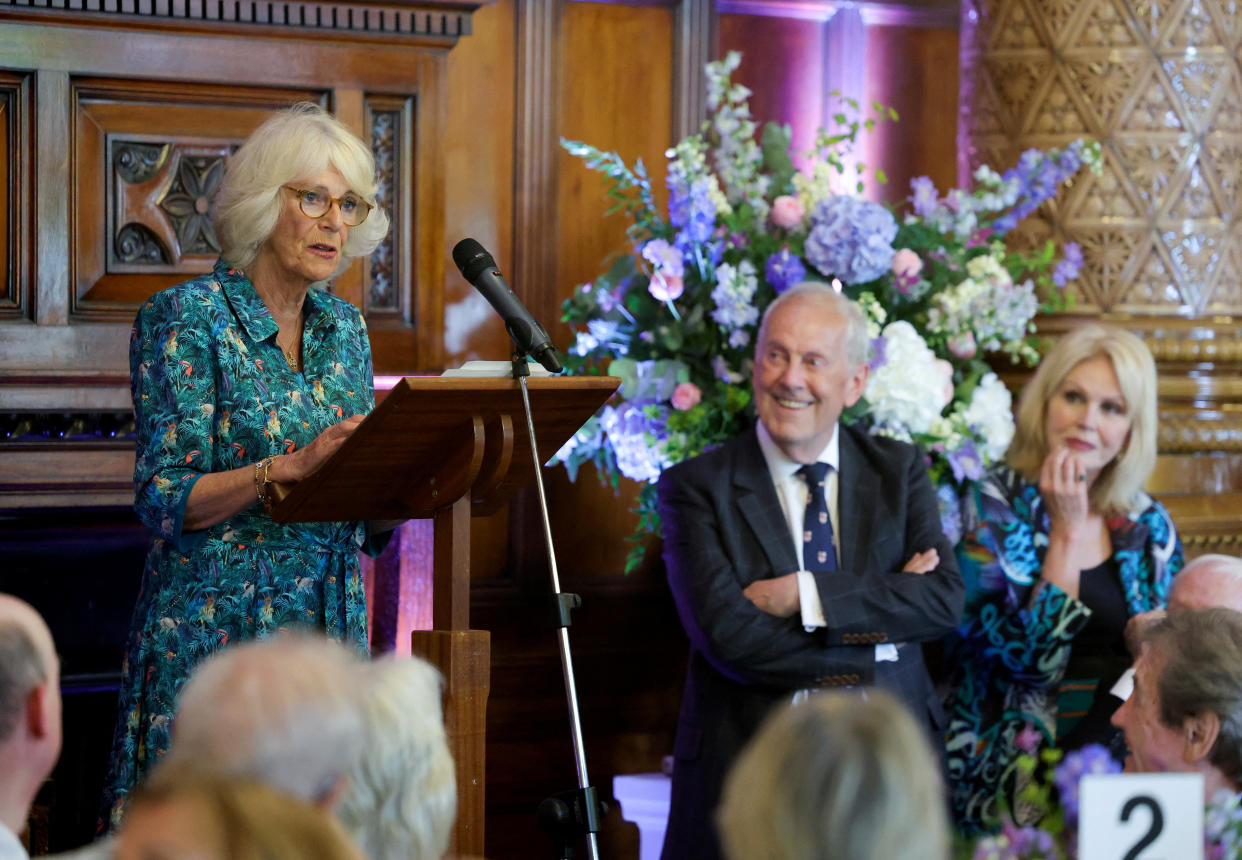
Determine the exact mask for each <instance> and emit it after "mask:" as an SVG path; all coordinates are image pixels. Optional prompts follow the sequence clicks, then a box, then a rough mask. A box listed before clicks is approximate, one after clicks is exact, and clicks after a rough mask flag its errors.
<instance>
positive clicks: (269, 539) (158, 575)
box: [103, 104, 388, 827]
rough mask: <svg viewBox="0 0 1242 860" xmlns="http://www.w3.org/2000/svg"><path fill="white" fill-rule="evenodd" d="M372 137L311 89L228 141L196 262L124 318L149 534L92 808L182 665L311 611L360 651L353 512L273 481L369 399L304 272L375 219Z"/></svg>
mask: <svg viewBox="0 0 1242 860" xmlns="http://www.w3.org/2000/svg"><path fill="white" fill-rule="evenodd" d="M376 190H377V181H376V176H375V165H374V160H373V158H372V155H371V152H370V150H369V148H368V147H367V146H366V145H365V144H364V143H363V142H362V141H361V140H359V139H358V138H357V137H355V136H354V135H353V134H352V133H351V132H350V131H349V130H348V129H347V128H346V127H345V126H344V125H342V124H341V123H340V122H338V121H337V120H336V119H335V118H333V117H332V116H330V115H329V114H327V113H325V112H324V111H323V110H322V109H320V108H319V107H317V106H315V105H311V104H300V105H296V106H294V107H293V108H291V109H289V110H287V111H283V112H281V113H278V114H276V115H275V116H273V117H272V118H271V119H269V120H268V121H267V122H265V123H264V124H263V125H262V126H260V127H259V128H258V129H257V130H256V131H255V132H254V134H253V135H251V137H250V138H249V139H248V140H247V141H246V142H245V144H244V145H243V146H242V147H241V148H240V149H239V150H238V151H237V152H236V153H235V154H234V155H233V156H232V158H231V159H230V163H229V166H228V171H227V174H226V175H225V177H224V179H223V181H222V183H221V186H220V190H219V193H218V195H217V197H216V200H215V207H216V211H215V220H214V226H215V230H216V236H217V238H218V240H219V243H220V247H221V249H222V251H221V255H220V259H219V260H218V261H217V262H216V264H215V268H214V269H213V270H212V271H211V272H210V273H209V274H206V275H203V276H201V277H198V278H194V279H192V280H189V281H186V282H185V283H182V284H178V285H177V286H174V287H171V288H169V289H166V290H163V291H162V292H159V293H156V294H155V295H154V296H152V297H151V298H150V299H148V300H147V301H146V302H145V303H144V304H143V306H142V309H141V310H140V311H139V313H138V317H137V319H136V320H135V322H134V328H133V332H132V334H131V337H130V384H131V388H132V391H133V398H134V415H135V419H136V425H137V459H136V462H135V466H134V507H135V509H136V510H137V512H138V516H139V518H140V519H141V520H142V521H143V523H144V524H146V526H147V527H148V528H149V529H150V530H151V544H150V549H149V550H148V553H147V560H146V567H145V570H144V572H143V578H142V585H141V589H140V591H139V596H138V603H137V606H136V607H135V609H134V615H133V620H132V622H131V629H130V635H129V640H128V642H127V646H126V658H125V662H124V666H123V673H122V681H121V692H120V703H119V706H118V720H117V727H116V732H115V736H114V740H113V748H112V759H111V763H110V773H109V778H108V783H107V787H106V789H105V798H104V804H105V807H104V814H103V824H104V826H106V827H115V825H116V824H117V823H118V822H119V820H120V816H121V813H122V812H123V809H124V805H125V802H126V799H127V798H128V795H129V792H130V791H131V790H132V789H133V788H134V787H135V786H136V785H137V784H138V783H139V782H140V781H141V780H142V778H143V776H144V774H145V773H146V772H147V771H148V769H149V768H150V767H151V766H152V765H153V764H154V763H155V762H157V761H158V760H159V758H160V757H161V756H162V755H163V754H164V753H165V752H166V751H167V749H168V747H169V743H170V728H171V722H172V717H173V713H174V710H175V708H176V704H177V693H178V690H179V689H180V687H181V685H182V683H183V682H184V681H185V679H186V677H187V676H188V675H189V673H190V671H191V670H192V669H193V668H194V666H195V665H196V664H197V663H198V662H199V661H200V660H202V659H203V658H204V657H206V656H208V655H209V654H211V653H212V652H214V651H216V650H217V649H220V648H223V647H225V646H227V645H229V644H231V643H234V642H237V641H239V640H244V639H250V638H254V637H265V636H270V635H273V634H276V633H278V632H279V631H281V630H283V629H286V628H295V627H302V628H307V627H309V628H313V629H318V630H322V631H324V632H325V633H326V634H327V635H328V636H330V637H332V638H335V639H340V640H344V641H346V642H350V643H353V644H354V645H355V646H356V647H357V648H358V649H359V650H360V651H363V652H365V651H366V650H367V629H366V619H367V611H366V604H365V595H364V592H363V585H362V582H361V578H360V574H359V567H358V560H357V553H358V551H359V550H360V549H362V550H365V551H367V552H370V553H372V554H375V553H378V552H379V551H380V550H381V549H382V548H383V544H384V542H385V538H386V535H384V536H380V537H379V538H378V539H376V538H374V537H373V536H372V535H371V534H370V533H369V529H368V526H367V524H365V523H357V522H323V523H296V524H290V525H283V524H280V523H277V522H275V521H274V520H273V519H272V518H271V516H270V509H271V501H272V498H271V487H272V485H273V484H274V483H282V484H290V483H296V482H297V481H299V480H301V479H302V478H304V477H305V476H307V475H309V474H310V473H311V472H313V471H314V470H315V468H316V467H317V466H318V465H319V464H320V463H322V462H323V461H324V460H325V459H326V458H327V457H328V456H329V455H330V454H331V453H332V452H333V451H335V450H336V449H337V448H338V447H339V446H340V445H341V443H342V442H343V441H344V440H345V438H346V437H347V436H348V435H349V434H350V433H351V432H353V430H354V428H355V427H357V425H358V423H359V422H361V421H362V418H363V416H364V415H365V414H366V413H367V412H369V411H371V409H372V408H373V407H374V405H375V394H374V390H373V381H372V369H371V349H370V344H369V341H368V339H367V330H366V325H365V323H364V321H363V318H362V315H361V314H360V313H359V312H358V310H357V309H356V308H355V307H354V306H353V305H351V304H349V303H348V302H346V301H344V300H342V299H339V298H336V297H335V296H333V295H331V294H330V293H328V292H327V291H326V290H323V289H319V287H321V286H322V285H324V284H325V283H326V282H327V281H328V280H330V279H331V278H333V277H335V276H337V275H339V274H340V273H341V272H343V271H345V269H346V268H348V267H349V265H350V263H351V261H352V259H353V258H354V257H359V256H365V255H367V254H370V253H371V251H372V250H373V249H374V248H375V247H376V245H378V244H379V241H380V239H381V238H382V237H383V236H384V234H385V233H386V232H387V230H388V218H387V216H386V215H385V214H384V212H383V211H381V210H379V209H377V208H376V206H375V195H376Z"/></svg>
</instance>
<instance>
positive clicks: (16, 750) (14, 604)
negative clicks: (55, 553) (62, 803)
mask: <svg viewBox="0 0 1242 860" xmlns="http://www.w3.org/2000/svg"><path fill="white" fill-rule="evenodd" d="M60 744H61V725H60V660H59V659H58V658H57V656H56V647H55V646H54V645H53V644H52V634H51V632H50V631H49V630H48V629H47V625H46V624H45V623H44V622H43V618H42V617H41V616H40V615H39V613H38V612H36V611H35V610H34V608H33V607H32V606H30V605H29V604H28V603H26V602H24V601H22V600H19V599H18V598H16V597H13V596H12V595H9V594H0V775H2V777H0V823H3V824H4V825H5V826H7V827H8V828H9V830H11V831H13V832H14V833H20V832H21V831H22V829H23V828H24V827H25V826H26V816H27V815H29V814H30V804H31V803H32V802H33V801H34V798H35V795H36V794H38V791H39V786H40V785H41V784H42V783H43V780H44V779H45V778H46V777H47V775H48V774H49V773H50V772H51V770H52V767H53V766H54V765H55V764H56V759H57V758H59V757H60Z"/></svg>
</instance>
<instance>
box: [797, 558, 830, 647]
mask: <svg viewBox="0 0 1242 860" xmlns="http://www.w3.org/2000/svg"><path fill="white" fill-rule="evenodd" d="M798 604H799V605H800V606H801V607H802V626H803V627H805V628H806V629H807V632H808V633H809V632H810V631H812V630H814V629H816V628H818V627H827V626H828V619H827V618H825V617H824V605H823V604H822V603H820V602H819V587H818V586H817V585H816V584H815V577H813V576H811V574H810V572H809V571H806V570H800V571H798Z"/></svg>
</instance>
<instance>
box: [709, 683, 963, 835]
mask: <svg viewBox="0 0 1242 860" xmlns="http://www.w3.org/2000/svg"><path fill="white" fill-rule="evenodd" d="M946 815H947V813H946V808H945V803H944V788H943V785H942V784H941V778H940V767H939V764H938V763H937V762H936V760H935V757H934V756H933V754H932V751H931V748H930V746H929V745H928V742H927V739H926V738H925V737H924V732H923V730H922V729H920V728H919V726H918V725H917V724H916V723H915V721H914V718H913V717H911V716H910V715H909V714H908V713H907V712H906V710H905V708H904V707H903V706H902V705H901V704H900V703H898V702H897V700H896V699H894V698H893V697H892V696H890V695H888V694H887V693H884V692H883V691H879V690H868V691H867V694H866V697H865V698H863V697H860V696H856V695H851V694H848V693H820V694H815V695H812V696H811V697H810V699H809V700H807V701H806V702H804V703H802V704H798V705H794V706H792V707H785V708H780V709H778V710H777V711H776V712H775V713H774V714H773V715H772V716H770V717H769V718H768V719H767V720H766V721H765V723H764V725H763V726H762V728H761V729H760V730H759V733H758V734H757V735H756V736H755V737H754V739H753V740H752V741H751V742H750V744H749V745H747V747H746V749H745V750H743V752H742V754H741V756H740V757H739V758H738V760H737V762H736V763H735V764H734V766H733V769H732V770H731V771H730V773H729V776H728V779H727V780H726V781H725V787H724V794H723V797H722V801H721V805H720V808H719V810H718V812H717V816H716V820H717V825H718V827H719V829H720V833H721V841H722V843H723V845H724V853H725V856H726V857H728V858H730V860H944V858H945V857H947V856H948V845H949V843H948V824H947V819H946Z"/></svg>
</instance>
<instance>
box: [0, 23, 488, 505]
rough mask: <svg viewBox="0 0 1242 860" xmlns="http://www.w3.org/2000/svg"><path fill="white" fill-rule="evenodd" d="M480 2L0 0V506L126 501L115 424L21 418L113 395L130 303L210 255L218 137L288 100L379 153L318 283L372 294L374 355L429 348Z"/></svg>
mask: <svg viewBox="0 0 1242 860" xmlns="http://www.w3.org/2000/svg"><path fill="white" fill-rule="evenodd" d="M478 5H479V4H478V3H476V2H466V0H462V2H453V0H449V2H436V3H434V4H431V5H428V6H420V5H419V4H418V3H408V2H389V3H385V4H371V3H366V2H338V3H331V2H325V3H313V2H305V3H261V4H260V3H248V2H235V0H222V2H214V0H190V2H182V0H170V2H168V3H164V2H160V0H155V2H145V0H125V2H119V0H118V2H112V0H100V2H93V3H85V4H83V3H75V2H72V0H70V2H67V3H57V2H55V0H48V2H41V3H38V4H30V3H14V2H11V0H8V2H6V0H0V152H3V155H4V158H5V164H6V167H7V171H6V179H5V182H4V183H3V184H2V185H0V272H3V273H4V282H3V284H0V414H3V415H6V416H9V418H11V419H12V420H9V418H6V419H5V422H4V428H3V429H4V431H5V432H4V433H2V434H0V508H10V507H12V508H28V507H36V508H37V507H41V506H47V505H57V506H59V505H100V504H102V505H115V504H128V502H129V497H130V495H131V494H132V488H131V487H130V486H129V484H130V472H131V470H132V447H131V448H130V449H129V453H128V457H129V462H126V456H127V452H126V451H125V450H123V449H125V448H126V446H127V445H129V444H130V443H129V442H127V441H124V440H122V441H120V442H114V441H109V442H107V444H109V445H119V446H120V448H119V449H118V450H117V451H116V452H112V453H110V454H109V455H108V456H107V457H102V458H100V457H94V455H93V454H92V451H93V450H94V448H93V446H96V445H97V444H101V443H100V442H99V441H98V440H90V439H87V438H85V437H84V436H82V435H81V434H78V433H68V434H61V433H59V432H58V433H54V434H52V435H47V434H44V435H42V436H39V435H37V434H33V433H32V432H29V428H30V427H33V426H36V425H37V426H40V427H45V426H48V425H47V421H46V420H44V419H43V418H39V417H38V416H42V415H46V414H55V413H57V412H59V413H61V414H62V415H64V416H65V417H66V420H68V418H69V416H71V415H73V414H76V413H78V412H81V411H82V410H88V411H90V412H93V413H94V414H96V415H97V417H107V416H108V415H110V414H111V413H112V412H113V411H114V410H117V409H125V408H127V406H128V401H129V393H128V361H127V354H126V353H127V345H128V335H129V326H130V323H131V322H132V320H133V316H134V313H135V312H136V310H137V307H138V305H139V303H140V302H142V301H143V300H144V299H145V298H146V297H147V296H149V295H151V294H152V293H154V292H156V291H157V290H160V289H162V288H164V287H167V286H170V285H172V284H174V283H177V282H179V281H182V280H185V279H186V278H187V277H190V276H192V275H194V274H196V273H199V272H204V271H207V270H208V269H209V268H210V266H211V264H212V263H213V262H214V260H215V258H216V252H217V249H218V244H217V243H216V241H215V237H214V234H213V232H212V229H211V225H210V221H209V219H208V217H207V216H208V215H209V212H210V204H211V200H212V197H213V195H214V193H215V191H216V189H217V187H218V183H219V179H220V175H221V171H222V168H223V166H224V164H225V163H226V161H227V158H228V156H229V155H230V154H231V152H232V151H233V149H234V148H235V147H236V146H237V145H238V144H239V143H240V142H241V141H243V140H244V139H245V138H246V137H247V136H248V135H249V133H250V132H251V131H252V130H253V129H254V128H255V127H256V126H257V125H259V124H260V123H261V122H262V121H263V120H264V119H266V118H267V116H269V115H270V113H271V111H273V110H275V109H279V108H282V107H285V106H288V105H289V104H292V103H294V102H296V101H304V100H310V101H314V102H317V103H319V104H321V105H323V106H325V107H326V108H328V109H329V110H331V111H333V112H334V113H336V115H337V116H338V117H339V118H340V119H341V120H342V122H344V123H345V124H346V125H347V126H349V127H350V128H351V129H353V130H354V131H355V132H356V133H358V134H359V136H361V137H362V138H363V139H364V140H367V139H368V138H374V145H373V150H374V151H375V152H376V154H377V156H378V157H379V159H380V162H381V165H382V166H383V167H384V169H385V186H384V189H383V194H384V195H385V200H384V205H386V206H389V207H390V208H391V212H390V214H391V215H392V216H393V225H394V229H393V231H392V233H391V234H390V235H389V236H388V238H387V240H386V242H385V244H384V246H382V247H381V249H380V251H379V252H378V253H377V256H376V258H375V260H374V261H371V260H365V261H361V262H360V263H358V264H356V265H354V266H353V267H352V268H351V269H350V270H349V271H347V272H346V273H345V274H344V275H342V276H341V277H340V278H338V279H337V280H336V281H335V282H334V284H333V285H332V289H333V291H334V292H336V293H337V294H338V295H340V296H342V297H344V298H346V299H348V300H349V301H351V302H354V303H355V304H357V305H359V306H360V307H361V308H362V309H363V311H364V313H365V314H366V315H367V317H368V321H369V322H370V323H371V327H372V333H373V345H374V353H375V367H376V370H377V372H379V373H386V372H387V373H392V372H407V373H408V372H414V371H418V370H435V369H438V368H439V362H440V361H441V355H442V353H443V335H442V332H443V315H442V306H443V305H442V298H441V296H440V295H439V289H438V287H439V285H440V284H441V283H442V282H443V272H444V260H443V258H444V251H443V225H442V221H441V217H440V215H441V213H442V211H443V207H444V185H443V180H442V178H440V177H441V174H442V173H443V158H444V153H443V150H442V148H441V146H440V143H439V138H440V136H441V132H442V128H443V125H444V122H445V119H446V112H445V110H444V105H445V101H446V95H445V91H444V85H445V76H444V66H445V62H446V56H447V49H448V48H449V47H451V46H452V45H453V44H454V43H455V41H456V40H457V38H458V37H459V36H460V35H462V34H465V33H468V32H469V23H470V15H471V13H472V12H473V10H474V9H475V8H476V7H477V6H478ZM294 9H298V10H302V12H305V14H302V12H299V13H298V14H296V15H294V14H292V13H290V15H288V16H285V15H284V12H283V11H281V10H286V11H287V10H294ZM247 10H250V11H247ZM254 10H258V12H257V13H255V12H254ZM252 13H254V14H252ZM256 15H257V17H256ZM275 15H279V17H273V16H275ZM373 267H374V268H375V270H376V272H377V275H378V276H379V280H378V281H377V283H376V288H375V289H374V290H372V289H371V288H370V285H371V278H370V275H371V270H372V268H373ZM32 416H33V418H32ZM35 419H37V420H35ZM32 422H33V423H32ZM22 428H26V429H25V430H23V429H22ZM10 431H12V432H10ZM88 474H89V475H92V476H93V477H92V478H91V479H90V480H89V481H88V480H84V476H86V475H88ZM77 479H83V480H80V481H79V483H78V484H77V485H76V486H75V484H74V481H75V480H77Z"/></svg>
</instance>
